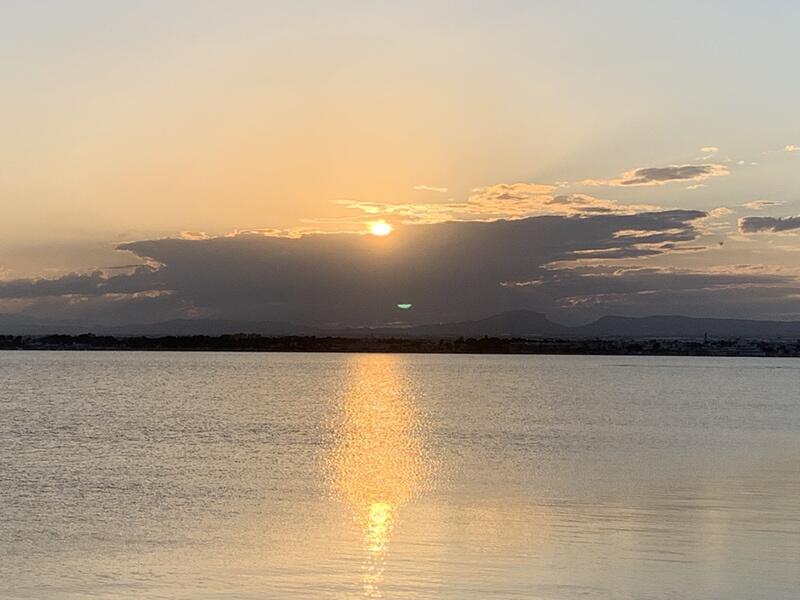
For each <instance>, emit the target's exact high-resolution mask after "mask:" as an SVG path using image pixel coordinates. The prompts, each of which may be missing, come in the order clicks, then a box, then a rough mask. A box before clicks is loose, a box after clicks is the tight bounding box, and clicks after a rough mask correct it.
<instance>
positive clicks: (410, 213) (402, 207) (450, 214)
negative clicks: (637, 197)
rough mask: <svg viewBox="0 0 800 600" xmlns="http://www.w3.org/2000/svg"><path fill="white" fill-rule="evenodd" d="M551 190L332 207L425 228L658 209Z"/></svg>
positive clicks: (512, 189) (519, 186)
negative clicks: (446, 223)
mask: <svg viewBox="0 0 800 600" xmlns="http://www.w3.org/2000/svg"><path fill="white" fill-rule="evenodd" d="M555 189H556V187H555V186H553V185H548V184H538V183H510V184H509V183H501V184H496V185H490V186H486V187H482V188H475V189H474V190H472V195H470V196H469V198H468V199H467V200H466V201H465V202H435V203H434V202H430V203H403V204H391V203H386V202H368V201H361V200H335V201H334V203H335V204H339V205H341V206H345V207H347V208H350V209H353V210H358V211H361V212H362V213H364V216H365V218H369V219H375V218H384V219H393V218H394V219H398V218H399V219H400V220H401V222H403V223H429V224H430V223H441V222H444V221H495V220H498V219H520V218H524V217H531V216H538V215H568V216H586V215H595V214H633V213H637V212H642V211H649V210H655V209H657V208H658V207H656V206H652V205H644V204H637V205H631V204H620V203H619V202H616V201H614V200H606V199H603V198H595V197H593V196H589V195H587V194H556V193H555ZM362 220H363V219H362Z"/></svg>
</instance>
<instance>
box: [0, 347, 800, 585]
mask: <svg viewBox="0 0 800 600" xmlns="http://www.w3.org/2000/svg"><path fill="white" fill-rule="evenodd" d="M798 389H800V361H797V360H792V359H785V360H784V359H757V358H753V359H748V358H741V359H740V358H716V359H715V358H709V359H706V358H668V357H555V356H518V357H514V356H447V355H430V356H425V355H337V354H211V353H145V352H142V353H93V352H92V353H89V352H87V353H75V352H73V353H69V352H5V353H0V597H2V598H19V599H22V598H25V599H28V598H55V599H78V598H192V599H195V598H200V599H204V598H206V599H210V598H241V599H245V598H370V597H372V598H380V597H383V598H459V599H467V600H469V599H479V598H480V599H483V598H542V599H574V598H589V599H595V598H623V599H628V598H630V599H634V598H635V599H640V598H652V599H661V598H663V599H668V598H719V599H722V598H725V599H751V598H777V599H783V598H786V599H789V598H792V599H794V598H797V593H798V589H800V568H798V564H800V402H798Z"/></svg>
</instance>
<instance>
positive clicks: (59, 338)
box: [0, 334, 800, 357]
mask: <svg viewBox="0 0 800 600" xmlns="http://www.w3.org/2000/svg"><path fill="white" fill-rule="evenodd" d="M0 349H2V350H118V351H134V350H156V351H168V350H181V351H189V350H195V351H224V352H391V353H427V354H430V353H452V354H610V355H664V356H788V357H797V356H800V340H797V339H792V340H790V339H777V340H776V339H752V338H721V339H714V340H709V339H705V340H696V339H680V338H674V339H673V338H668V339H635V338H592V339H560V338H537V339H529V338H498V337H481V338H464V337H460V338H454V339H420V338H351V337H316V336H285V337H266V336H261V335H251V334H238V335H220V336H206V335H191V336H162V337H146V336H138V337H114V336H103V335H92V334H83V335H45V336H19V335H17V336H14V335H0Z"/></svg>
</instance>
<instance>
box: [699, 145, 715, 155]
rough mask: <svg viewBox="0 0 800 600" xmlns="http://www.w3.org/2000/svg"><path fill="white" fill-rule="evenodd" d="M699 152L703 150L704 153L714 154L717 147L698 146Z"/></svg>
mask: <svg viewBox="0 0 800 600" xmlns="http://www.w3.org/2000/svg"><path fill="white" fill-rule="evenodd" d="M700 152H703V153H705V154H716V153H717V152H719V148H717V147H716V146H703V147H702V148H700Z"/></svg>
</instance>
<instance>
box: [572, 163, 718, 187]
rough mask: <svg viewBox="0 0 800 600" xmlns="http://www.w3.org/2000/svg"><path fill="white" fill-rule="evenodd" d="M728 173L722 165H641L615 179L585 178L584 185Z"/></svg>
mask: <svg viewBox="0 0 800 600" xmlns="http://www.w3.org/2000/svg"><path fill="white" fill-rule="evenodd" d="M725 175H730V171H729V170H728V168H727V167H725V166H724V165H718V164H702V165H669V166H666V167H643V168H639V169H633V170H631V171H627V172H625V173H623V174H622V175H620V177H618V178H617V179H585V180H583V181H582V182H581V183H583V184H584V185H593V186H594V185H610V186H647V185H663V184H666V183H671V182H673V181H702V180H704V179H708V178H710V177H723V176H725Z"/></svg>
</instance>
